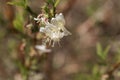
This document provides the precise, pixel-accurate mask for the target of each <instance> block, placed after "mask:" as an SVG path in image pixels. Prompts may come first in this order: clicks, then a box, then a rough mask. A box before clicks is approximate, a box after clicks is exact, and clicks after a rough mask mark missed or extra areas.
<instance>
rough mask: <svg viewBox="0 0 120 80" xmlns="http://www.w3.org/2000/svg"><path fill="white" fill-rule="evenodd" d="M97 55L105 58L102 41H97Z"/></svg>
mask: <svg viewBox="0 0 120 80" xmlns="http://www.w3.org/2000/svg"><path fill="white" fill-rule="evenodd" d="M97 55H98V56H99V57H100V58H103V50H102V47H101V44H100V43H97Z"/></svg>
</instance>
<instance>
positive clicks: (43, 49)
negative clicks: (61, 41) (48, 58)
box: [35, 45, 51, 54]
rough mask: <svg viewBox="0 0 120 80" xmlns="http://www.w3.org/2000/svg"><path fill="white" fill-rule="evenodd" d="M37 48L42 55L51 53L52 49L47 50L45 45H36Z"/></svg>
mask: <svg viewBox="0 0 120 80" xmlns="http://www.w3.org/2000/svg"><path fill="white" fill-rule="evenodd" d="M35 48H36V49H38V50H39V51H40V53H41V54H42V53H49V52H51V49H47V48H46V46H45V45H36V46H35Z"/></svg>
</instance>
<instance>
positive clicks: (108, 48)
mask: <svg viewBox="0 0 120 80" xmlns="http://www.w3.org/2000/svg"><path fill="white" fill-rule="evenodd" d="M109 50H110V45H109V46H107V47H106V48H105V50H104V52H103V54H104V56H105V57H107V54H108V52H109Z"/></svg>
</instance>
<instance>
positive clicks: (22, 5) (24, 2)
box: [7, 0, 27, 8]
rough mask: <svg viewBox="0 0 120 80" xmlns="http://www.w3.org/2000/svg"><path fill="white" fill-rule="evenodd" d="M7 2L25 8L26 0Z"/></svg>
mask: <svg viewBox="0 0 120 80" xmlns="http://www.w3.org/2000/svg"><path fill="white" fill-rule="evenodd" d="M7 4H10V5H15V6H21V7H24V8H25V7H26V4H27V0H19V1H15V0H13V1H12V2H8V3H7Z"/></svg>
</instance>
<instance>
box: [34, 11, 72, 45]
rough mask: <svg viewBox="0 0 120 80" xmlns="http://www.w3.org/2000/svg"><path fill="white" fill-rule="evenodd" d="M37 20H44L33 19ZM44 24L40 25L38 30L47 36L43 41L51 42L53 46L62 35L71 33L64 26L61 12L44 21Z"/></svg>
mask: <svg viewBox="0 0 120 80" xmlns="http://www.w3.org/2000/svg"><path fill="white" fill-rule="evenodd" d="M35 20H37V21H42V20H43V21H45V20H44V19H43V18H40V20H39V18H38V19H35ZM44 24H45V26H44V27H40V30H39V31H40V32H42V33H44V34H45V35H46V37H47V39H46V41H45V43H48V42H49V44H51V42H52V46H54V44H55V43H56V42H57V43H59V41H60V40H61V39H62V38H63V37H64V36H68V35H71V33H70V32H69V31H68V30H67V29H66V28H65V27H64V26H65V19H64V16H63V14H62V13H60V14H56V15H55V17H54V18H52V19H51V21H50V22H48V21H46V22H44Z"/></svg>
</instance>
